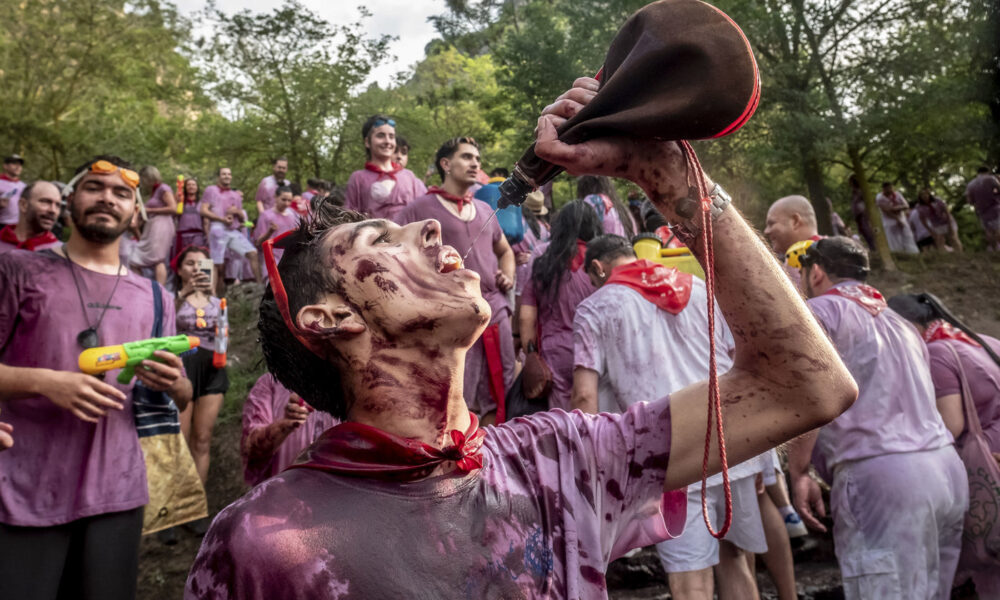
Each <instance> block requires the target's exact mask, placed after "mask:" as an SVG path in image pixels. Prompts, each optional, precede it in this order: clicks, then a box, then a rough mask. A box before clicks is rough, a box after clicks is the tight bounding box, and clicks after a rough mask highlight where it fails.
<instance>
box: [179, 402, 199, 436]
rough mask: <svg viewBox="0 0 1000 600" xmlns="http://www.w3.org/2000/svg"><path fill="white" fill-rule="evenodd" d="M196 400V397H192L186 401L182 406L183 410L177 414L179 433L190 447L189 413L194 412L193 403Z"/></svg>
mask: <svg viewBox="0 0 1000 600" xmlns="http://www.w3.org/2000/svg"><path fill="white" fill-rule="evenodd" d="M197 400H198V399H197V398H194V399H192V400H191V401H190V402H188V405H187V406H185V407H184V410H182V411H181V412H180V415H179V416H180V422H181V434H182V435H183V436H184V441H185V442H187V445H188V448H190V447H191V415H192V414H193V413H194V405H195V401H197Z"/></svg>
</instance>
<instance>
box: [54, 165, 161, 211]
mask: <svg viewBox="0 0 1000 600" xmlns="http://www.w3.org/2000/svg"><path fill="white" fill-rule="evenodd" d="M88 173H96V174H98V175H110V174H112V173H118V174H120V175H121V177H122V180H123V181H124V182H125V184H126V185H127V186H129V187H130V188H132V189H133V190H135V200H136V202H138V203H139V212H140V213H142V218H143V219H146V218H147V217H146V205H145V204H144V203H143V202H142V195H141V194H140V193H139V174H138V173H136V172H135V171H133V170H132V169H126V168H125V167H119V166H117V165H114V164H112V163H111V162H109V161H106V160H103V159H102V160H98V161H95V162H94V164H92V165H90V168H89V169H84V170H83V171H80V172H79V173H77V174H76V176H75V177H73V179H70V180H69V183H67V184H66V188H65V189H64V190H63V198H66V197H67V196H69V195H70V194H72V193H73V190H75V189H76V184H77V183H78V182H79V181H80V179H82V178H83V176H84V175H86V174H88Z"/></svg>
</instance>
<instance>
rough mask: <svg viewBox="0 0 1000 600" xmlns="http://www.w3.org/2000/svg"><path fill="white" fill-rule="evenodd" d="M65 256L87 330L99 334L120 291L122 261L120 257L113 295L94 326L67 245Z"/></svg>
mask: <svg viewBox="0 0 1000 600" xmlns="http://www.w3.org/2000/svg"><path fill="white" fill-rule="evenodd" d="M63 254H65V255H66V262H67V263H69V272H70V273H71V274H72V275H73V286H74V287H76V297H77V298H79V299H80V310H82V311H83V319H84V321H86V323H87V328H88V329H92V330H93V331H94V333H97V329H98V328H99V327H100V326H101V322H102V321H104V315H106V314H107V312H108V307H109V306H110V305H111V299H112V298H114V297H115V292H116V291H117V290H118V283H119V282H120V281H121V280H122V259H121V257H120V256H119V257H118V270H117V271H116V275H115V285H114V287H112V288H111V295H110V296H108V300H107V302H105V303H104V308H103V309H101V316H99V317H97V323H95V324H94V325H91V324H90V318H89V317H87V305H86V304H85V303H84V301H83V292H81V291H80V282H79V281H78V280H77V278H76V269H75V268H74V265H73V261H72V260H71V259H70V256H69V248H67V247H66V244H63Z"/></svg>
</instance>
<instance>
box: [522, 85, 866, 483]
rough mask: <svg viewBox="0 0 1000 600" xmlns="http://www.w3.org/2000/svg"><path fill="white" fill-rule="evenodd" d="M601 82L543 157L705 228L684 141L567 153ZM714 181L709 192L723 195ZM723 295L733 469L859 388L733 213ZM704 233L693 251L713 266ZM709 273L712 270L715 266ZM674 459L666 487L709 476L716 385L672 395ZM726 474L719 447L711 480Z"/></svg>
mask: <svg viewBox="0 0 1000 600" xmlns="http://www.w3.org/2000/svg"><path fill="white" fill-rule="evenodd" d="M597 86H598V84H597V82H596V81H595V80H593V79H588V78H584V79H579V80H577V81H576V83H575V84H574V87H573V88H572V89H571V90H570V91H568V92H566V93H565V94H563V95H562V96H560V98H559V99H558V100H557V101H556V102H555V103H553V104H552V105H550V106H549V107H547V108H546V109H545V111H544V113H543V116H542V117H541V119H539V122H538V129H537V141H536V146H535V152H536V154H537V155H538V156H539V157H541V158H544V159H546V160H549V161H551V162H553V163H555V164H558V165H561V166H563V167H565V168H566V170H567V171H568V172H569V173H571V174H584V173H589V174H597V175H610V176H613V177H625V178H627V179H630V180H632V181H634V182H635V183H637V184H638V185H639V186H641V187H642V188H643V190H644V191H645V192H646V194H647V196H648V197H649V199H650V200H651V201H652V202H653V203H654V204H655V205H656V207H657V209H658V210H659V211H660V212H661V213H662V214H663V215H664V217H666V219H667V220H668V221H669V222H670V223H673V224H675V225H676V224H686V225H694V226H696V225H697V224H698V223H700V215H698V214H696V215H695V217H696V218H697V222H696V223H693V224H692V223H691V222H690V221H689V220H687V219H685V218H684V217H682V216H680V215H679V214H678V213H677V211H676V209H677V205H678V202H679V201H681V200H683V199H684V198H685V197H686V196H687V194H688V187H689V185H694V181H695V176H696V174H695V173H691V174H690V175H691V177H690V179H689V178H688V175H689V174H688V172H687V168H686V166H685V158H684V154H683V152H682V150H681V148H680V146H679V145H678V144H677V143H675V142H663V141H653V140H635V139H628V138H602V139H598V140H593V141H590V142H585V143H582V144H575V145H567V144H564V143H562V142H560V141H559V140H558V138H557V135H556V127H558V126H559V125H560V124H561V123H562V122H563V121H564V120H565V119H567V118H569V117H571V116H573V115H574V114H576V113H577V112H578V111H579V109H580V108H582V107H583V106H584V105H585V104H586V103H587V102H589V101H590V100H591V99H592V98H593V96H594V95H595V94H596V91H597ZM713 185H714V184H713V183H712V182H708V187H709V189H712V187H713ZM712 227H713V234H714V242H715V243H714V254H715V277H716V279H715V295H716V299H717V301H718V303H719V306H720V308H721V310H722V312H723V314H724V315H725V318H726V322H727V323H728V325H729V328H730V329H731V330H732V333H733V337H734V338H735V342H736V350H735V358H734V360H735V363H734V365H733V368H732V369H731V370H730V371H729V372H727V373H726V374H725V375H722V376H721V377H719V386H720V390H721V398H722V405H723V417H724V423H725V437H726V448H727V450H728V456H729V464H737V463H739V462H742V461H744V460H746V459H748V458H751V457H753V456H755V455H757V454H759V453H761V452H763V451H764V450H766V449H768V448H773V447H775V446H777V445H778V444H780V443H782V442H785V441H787V440H789V439H792V438H794V437H795V436H798V435H801V434H803V433H805V432H807V431H810V430H812V429H815V428H816V427H819V426H821V425H823V424H825V423H828V422H829V421H831V420H833V419H834V418H835V417H836V416H837V415H839V414H840V413H842V412H843V411H844V410H846V409H847V408H848V407H849V406H850V405H851V404H852V403H853V402H854V400H855V399H856V398H857V393H858V390H857V385H856V384H855V382H854V380H853V379H852V378H851V375H850V373H849V372H848V371H847V368H846V367H845V366H844V364H843V363H842V362H841V360H840V358H839V356H838V355H837V352H836V350H835V349H834V348H833V345H832V344H831V343H830V342H829V340H828V339H827V338H826V336H825V335H824V334H823V332H822V330H821V329H820V327H819V325H818V324H817V323H816V321H815V320H814V319H813V317H812V315H811V314H810V312H809V310H808V309H807V308H806V305H805V302H803V301H802V299H801V297H800V296H799V294H798V293H797V292H796V291H795V289H794V288H793V287H792V285H791V283H790V282H789V280H788V278H787V277H786V276H785V275H784V274H783V273H782V271H781V267H780V266H779V265H778V262H777V260H775V258H774V256H773V255H772V254H771V252H770V251H769V250H768V249H767V248H766V247H765V246H764V244H762V243H761V241H760V239H759V237H758V236H757V235H756V234H755V233H754V231H753V230H752V229H751V228H750V226H749V225H748V224H747V223H746V221H744V220H743V218H742V217H741V216H740V214H739V213H738V212H737V211H736V209H735V208H734V207H732V206H729V207H726V208H724V209H723V210H722V211H721V213H719V214H718V215H717V216H716V217H714V219H713V224H712ZM702 235H704V234H703V233H701V234H699V235H697V237H696V239H695V241H694V242H692V243H690V245H691V246H692V248H691V249H692V251H693V252H694V254H695V256H697V258H698V260H699V261H700V262H701V264H702V265H703V266H705V264H706V261H705V256H703V252H702V246H701V244H702ZM706 271H707V268H706ZM670 406H671V409H670V413H671V442H670V446H671V448H670V461H669V466H668V468H667V480H666V486H665V487H666V489H677V488H679V487H681V486H684V485H687V484H689V483H692V482H694V481H696V480H698V479H699V478H700V477H701V471H702V457H703V451H704V442H705V427H706V422H707V415H708V384H707V382H700V383H697V384H694V385H692V386H689V387H687V388H685V389H683V390H681V391H679V392H676V393H674V394H672V395H671V401H670ZM720 469H721V466H720V461H719V457H718V449H717V448H715V446H714V442H713V448H712V451H711V453H710V459H709V473H715V472H718V471H719V470H720Z"/></svg>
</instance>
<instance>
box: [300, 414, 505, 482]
mask: <svg viewBox="0 0 1000 600" xmlns="http://www.w3.org/2000/svg"><path fill="white" fill-rule="evenodd" d="M469 416H470V417H471V418H472V422H471V423H470V424H469V430H468V431H466V432H465V433H462V432H461V431H458V430H457V429H452V430H451V431H449V432H448V433H449V435H450V436H451V441H452V445H451V446H448V447H447V448H435V447H433V446H429V445H427V444H425V443H423V442H421V441H419V440H414V439H410V438H404V437H400V436H398V435H395V434H392V433H389V432H387V431H382V430H381V429H378V428H376V427H372V426H370V425H363V424H361V423H351V422H347V423H341V424H340V425H336V426H334V427H331V428H330V429H327V430H326V431H325V432H324V433H323V435H321V436H320V437H319V439H317V440H316V441H315V442H314V443H313V444H312V445H310V446H309V447H308V448H306V449H305V451H304V452H303V453H302V456H301V457H300V459H299V462H297V463H296V464H294V465H292V466H290V467H288V468H289V469H317V470H319V471H326V472H328V473H336V474H338V475H353V476H356V477H370V478H372V479H385V480H390V481H413V480H415V479H420V478H422V477H426V476H427V475H429V474H430V473H431V471H433V470H434V469H435V467H437V466H438V465H440V464H442V463H444V462H447V461H450V460H453V461H455V464H456V465H457V466H458V469H459V470H461V471H464V472H466V473H467V472H469V471H473V470H475V469H481V468H482V467H483V453H482V450H481V449H482V446H483V441H484V439H485V437H486V432H485V431H483V430H482V429H479V419H477V418H476V415H473V414H470V415H469Z"/></svg>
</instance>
